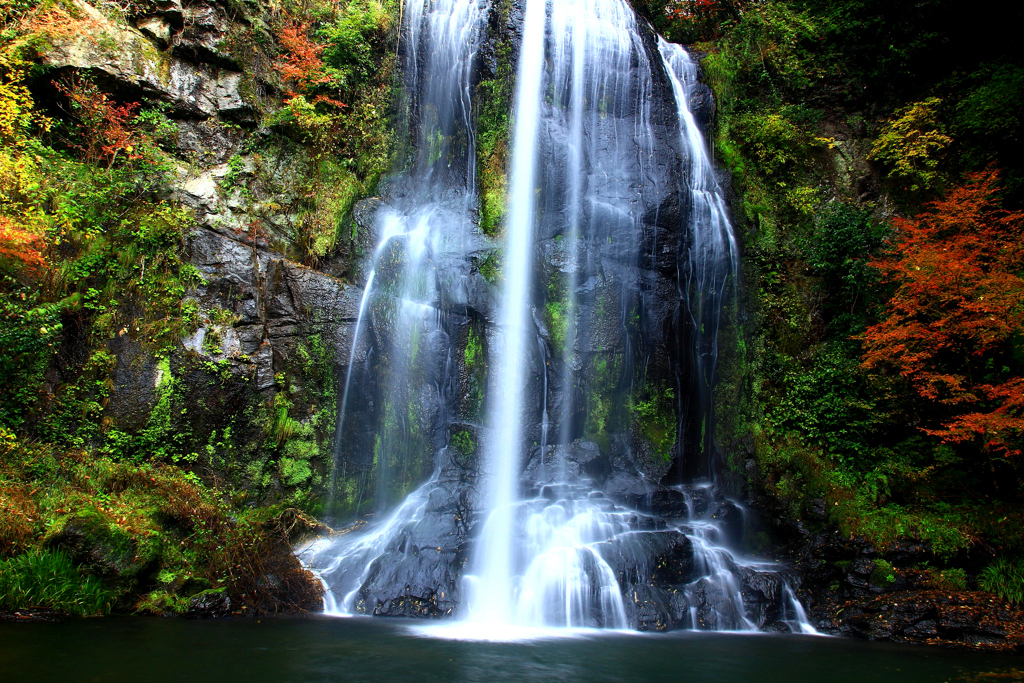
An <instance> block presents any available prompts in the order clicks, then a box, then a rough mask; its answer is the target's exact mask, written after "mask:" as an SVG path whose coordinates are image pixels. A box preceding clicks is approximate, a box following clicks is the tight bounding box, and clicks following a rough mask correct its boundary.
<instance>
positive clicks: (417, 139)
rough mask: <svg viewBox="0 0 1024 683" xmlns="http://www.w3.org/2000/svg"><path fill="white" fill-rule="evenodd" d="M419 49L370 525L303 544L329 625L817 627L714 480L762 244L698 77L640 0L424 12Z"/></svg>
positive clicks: (363, 372)
mask: <svg viewBox="0 0 1024 683" xmlns="http://www.w3.org/2000/svg"><path fill="white" fill-rule="evenodd" d="M510 6H511V8H512V10H511V11H509V10H508V8H509V7H510ZM502 22H504V25H502ZM495 26H497V27H498V28H497V31H499V32H500V31H505V32H506V33H508V34H510V35H513V36H515V44H516V50H515V52H514V57H513V60H514V64H515V70H514V72H513V73H515V80H514V108H513V112H512V123H511V126H510V138H509V145H510V155H509V158H510V161H509V169H508V194H507V205H508V208H507V214H506V217H505V220H504V223H503V226H502V227H503V234H501V235H497V236H492V237H489V236H487V235H485V234H484V233H482V232H481V230H480V228H479V227H477V223H478V221H477V208H476V207H477V204H478V201H479V199H478V192H477V183H476V163H477V152H476V146H475V136H476V133H475V128H474V126H475V116H476V113H475V110H474V106H479V105H478V104H477V105H474V87H475V84H476V82H477V81H478V80H479V79H480V77H481V76H480V73H481V70H482V69H484V68H485V67H486V64H483V62H485V61H486V60H484V59H482V58H481V53H482V51H483V50H484V48H489V50H488V54H491V53H493V45H490V44H489V42H488V41H494V40H495V37H494V33H495V28H494V27H495ZM402 41H403V44H404V45H405V48H404V54H403V59H404V64H405V91H406V100H407V102H406V105H407V106H406V109H407V115H408V118H409V121H410V123H409V132H408V138H409V140H410V141H411V142H412V148H413V151H412V153H411V156H410V161H409V162H408V163H407V164H406V167H405V168H404V169H403V170H402V171H401V172H400V173H398V174H396V176H395V178H394V179H393V180H391V181H389V182H388V183H386V184H385V186H384V188H383V190H382V200H381V201H380V202H379V203H378V204H377V205H375V206H374V207H373V211H372V220H371V221H370V224H371V225H372V226H373V229H374V230H375V232H376V240H377V246H376V248H375V249H374V252H373V256H372V258H371V259H370V261H369V263H368V267H367V271H366V276H365V288H364V292H363V297H362V303H361V305H360V314H359V320H358V322H357V324H356V326H355V332H354V335H353V339H352V354H351V359H350V362H349V366H348V368H347V369H346V372H345V377H344V382H343V387H344V388H343V392H342V394H343V395H342V400H341V402H340V406H339V416H338V434H337V443H338V448H337V453H336V462H335V470H334V471H335V475H334V486H333V491H335V492H336V493H335V499H334V500H333V501H332V502H333V506H332V510H331V514H332V520H334V521H336V522H338V521H344V519H345V518H346V516H347V517H348V518H349V519H352V518H356V517H363V521H361V522H359V523H357V524H353V525H351V526H348V527H346V528H345V529H344V530H343V532H342V533H340V534H338V535H336V536H334V537H332V538H328V539H323V540H320V541H317V542H315V543H313V544H311V545H310V546H308V547H306V548H304V549H302V550H301V552H300V557H301V559H302V560H303V561H304V562H305V563H306V564H307V566H309V567H311V568H312V569H313V570H314V571H315V572H317V573H318V575H319V576H320V577H321V578H322V580H323V582H324V585H325V588H326V598H325V607H326V611H327V612H328V613H333V614H374V615H386V616H421V617H422V616H427V617H450V618H451V619H453V620H454V621H455V622H456V623H459V624H462V625H463V627H461V628H459V629H458V630H457V631H456V633H458V634H461V635H463V636H465V635H466V634H471V635H472V637H484V638H492V639H493V638H498V639H501V638H503V637H507V636H508V634H509V633H512V632H515V633H523V632H524V631H522V629H537V628H546V629H550V628H553V627H554V628H605V629H640V630H664V629H675V628H682V629H702V630H758V629H771V630H782V631H797V632H799V631H803V632H813V629H812V628H811V627H810V625H809V624H807V622H806V618H805V617H804V612H803V609H802V608H801V606H800V604H799V601H798V600H797V599H796V597H795V593H794V591H793V585H794V584H795V582H797V581H798V577H797V576H795V575H794V574H793V573H792V572H789V571H787V570H786V569H785V568H783V567H780V566H776V565H774V564H772V563H768V562H759V561H756V560H753V559H749V558H743V557H740V556H739V555H737V554H736V552H735V550H734V549H733V550H731V549H730V547H731V548H736V547H737V543H738V542H739V540H740V539H741V537H742V534H743V520H744V511H743V510H742V509H741V508H740V507H739V506H738V505H737V504H736V503H734V502H731V501H729V500H727V499H726V498H725V497H723V496H722V494H721V493H720V492H719V490H718V489H717V487H716V486H715V485H714V482H715V470H716V466H717V453H716V445H715V441H714V428H715V422H714V419H713V418H714V415H713V412H712V390H713V387H714V384H715V375H716V370H717V361H718V332H719V328H720V326H721V324H722V320H723V309H724V308H725V307H726V305H727V304H728V302H729V301H730V297H731V296H733V295H734V293H735V291H736V288H737V282H736V278H737V275H738V267H737V258H738V257H737V254H738V251H737V245H736V241H735V237H734V235H733V231H732V227H731V225H730V223H729V220H728V215H727V211H726V207H725V199H724V196H723V193H722V190H721V188H720V186H719V183H718V182H717V179H716V176H715V171H714V167H713V164H712V162H711V159H710V156H709V155H708V152H707V149H706V146H705V143H704V138H703V135H702V132H701V121H702V120H706V119H707V117H708V116H709V114H710V107H711V100H710V93H709V91H708V90H707V88H706V87H704V86H702V85H701V84H700V83H699V81H698V79H697V67H696V65H695V63H694V62H693V60H692V59H691V58H690V56H689V55H688V54H687V53H686V51H685V50H684V49H683V48H682V47H680V46H678V45H673V44H669V43H667V42H665V41H664V40H662V39H661V38H659V37H658V36H656V35H655V34H654V33H653V31H652V30H651V29H650V27H649V26H647V25H646V24H644V23H642V22H640V21H638V19H637V18H636V16H635V15H634V13H633V10H632V9H631V8H630V7H629V5H628V3H627V2H626V1H625V0H556V1H554V2H546V1H545V0H525V1H524V2H522V3H521V4H519V3H511V4H509V5H506V6H505V7H504V9H501V8H495V7H490V8H488V7H486V6H485V4H484V3H482V2H476V1H468V0H407V2H406V4H405V8H404V24H403V27H402ZM489 68H491V69H493V65H492V66H491V67H489ZM488 262H489V263H492V264H493V263H495V262H497V263H498V264H500V265H499V266H498V267H497V268H495V267H494V266H493V265H492V271H494V270H497V271H498V272H497V276H492V277H490V278H488V277H485V275H486V273H484V272H482V271H484V270H485V269H484V268H483V267H482V265H481V264H484V263H488ZM492 275H493V273H492ZM356 489H358V492H357V493H356V492H355V490H356ZM353 500H354V501H355V502H353ZM367 513H372V515H370V516H369V518H368V519H367V518H366V517H365V515H366V514H367ZM510 628H511V629H520V631H509V629H510ZM525 632H526V633H529V631H525Z"/></svg>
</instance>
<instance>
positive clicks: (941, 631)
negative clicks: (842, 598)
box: [830, 590, 1024, 653]
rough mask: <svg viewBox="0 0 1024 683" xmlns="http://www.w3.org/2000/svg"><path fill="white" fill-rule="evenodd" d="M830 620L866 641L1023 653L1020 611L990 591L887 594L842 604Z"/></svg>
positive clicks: (1023, 622)
mask: <svg viewBox="0 0 1024 683" xmlns="http://www.w3.org/2000/svg"><path fill="white" fill-rule="evenodd" d="M830 625H831V626H832V627H833V628H834V629H835V630H837V631H838V632H839V633H842V634H844V635H852V636H857V637H860V638H866V639H868V640H882V641H888V642H893V643H924V644H929V645H943V646H947V647H958V648H963V649H971V650H985V651H990V652H1014V653H1021V652H1024V612H1022V611H1021V610H1020V609H1017V608H1014V607H1013V606H1012V605H1010V604H1009V603H1007V602H1006V601H1004V600H1002V599H1000V598H997V597H995V596H993V595H991V594H990V593H980V592H946V591H939V590H917V591H899V592H894V593H887V594H885V595H881V596H878V597H873V598H869V599H862V600H856V601H850V602H847V603H845V604H844V605H843V606H842V608H841V609H840V610H839V611H837V612H836V613H835V614H834V615H833V618H832V621H831V624H830Z"/></svg>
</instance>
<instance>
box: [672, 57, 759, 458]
mask: <svg viewBox="0 0 1024 683" xmlns="http://www.w3.org/2000/svg"><path fill="white" fill-rule="evenodd" d="M658 49H659V51H660V52H661V56H662V59H663V60H664V63H665V70H666V71H667V72H668V75H669V79H670V81H671V83H672V91H673V94H674V96H675V100H676V108H677V110H678V112H679V135H680V141H681V144H682V147H683V149H684V150H687V152H688V153H689V161H690V164H689V169H687V170H688V180H689V193H690V200H691V212H690V216H689V217H688V221H689V231H690V247H689V256H688V262H689V263H688V268H687V271H686V273H687V281H686V283H685V289H684V290H683V291H682V295H683V297H684V298H685V300H686V302H687V308H688V309H689V312H690V317H691V320H692V324H693V330H694V344H693V346H694V348H693V358H694V362H695V364H696V366H697V377H698V379H699V387H698V390H699V393H700V403H701V405H700V410H701V412H702V413H703V414H702V416H701V417H702V419H701V428H702V430H703V436H702V439H701V442H702V456H703V458H704V459H705V461H706V462H704V463H703V464H702V467H701V470H702V473H703V474H704V475H705V476H708V477H710V476H712V474H713V472H712V467H711V462H710V459H711V456H712V452H713V445H712V443H711V442H712V435H713V433H714V421H713V410H712V389H713V387H714V385H715V373H716V370H717V363H718V330H719V325H720V322H721V317H722V306H723V304H724V300H725V292H726V288H727V287H728V284H729V282H728V281H729V278H730V277H735V276H736V275H737V274H738V273H739V250H738V248H737V246H736V237H735V234H734V233H733V229H732V224H731V223H730V222H729V215H728V211H727V209H726V206H725V198H724V193H723V192H722V190H721V188H720V187H719V185H718V181H717V179H716V178H715V169H714V166H713V164H712V163H711V157H710V156H709V155H708V151H707V145H706V144H705V141H704V135H703V133H702V132H701V130H700V126H698V125H697V121H696V120H695V119H694V116H693V112H692V111H691V110H690V104H689V102H690V97H691V95H692V94H693V88H694V86H695V85H696V83H697V66H696V64H695V63H694V62H693V60H692V59H691V58H690V55H689V54H688V53H687V52H686V50H684V49H683V48H682V46H680V45H676V44H674V43H669V42H666V41H665V40H664V39H663V38H660V37H659V39H658ZM681 284H682V283H681Z"/></svg>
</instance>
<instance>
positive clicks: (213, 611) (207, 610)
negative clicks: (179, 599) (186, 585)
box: [185, 590, 231, 619]
mask: <svg viewBox="0 0 1024 683" xmlns="http://www.w3.org/2000/svg"><path fill="white" fill-rule="evenodd" d="M185 616H186V617H189V618H191V619H223V618H224V617H229V616H231V598H230V597H229V596H228V594H227V593H226V592H224V591H223V590H210V591H203V592H202V593H199V594H198V595H194V596H192V598H191V599H190V600H189V603H188V611H187V612H186V613H185Z"/></svg>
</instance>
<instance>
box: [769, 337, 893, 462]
mask: <svg viewBox="0 0 1024 683" xmlns="http://www.w3.org/2000/svg"><path fill="white" fill-rule="evenodd" d="M847 346H848V345H847ZM783 362H784V363H785V364H786V366H787V367H786V369H785V370H783V372H782V377H781V378H780V379H781V381H782V382H783V386H782V387H779V389H780V391H779V392H778V394H779V398H778V399H777V401H776V402H775V403H774V404H773V405H772V406H771V408H770V410H769V412H768V415H767V420H766V422H767V424H768V425H770V426H771V428H772V429H774V430H776V431H779V432H788V431H793V432H797V433H799V434H801V438H802V439H803V441H804V442H805V443H807V444H811V445H814V446H817V447H819V448H822V449H824V450H826V451H827V452H830V453H833V454H835V456H836V457H838V458H839V459H840V460H848V461H849V463H850V465H851V466H852V467H860V468H869V467H871V466H872V464H873V460H874V457H873V456H874V450H875V444H874V441H873V440H872V436H873V435H874V434H875V433H876V431H877V430H878V428H879V427H880V426H881V425H882V424H884V418H885V416H884V414H880V412H879V410H878V408H879V407H878V405H877V404H876V402H875V401H876V399H875V398H874V397H875V395H876V392H875V391H873V389H872V387H871V386H870V385H869V384H868V381H867V377H866V375H865V373H864V372H863V371H861V369H860V367H859V360H858V359H855V358H854V357H852V356H851V354H850V353H849V352H848V350H847V348H844V345H842V344H834V345H831V346H827V347H824V348H821V349H819V350H817V351H816V352H815V353H814V355H813V356H812V358H811V361H810V362H809V363H807V364H805V365H802V366H801V365H797V364H796V363H795V362H793V361H783Z"/></svg>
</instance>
